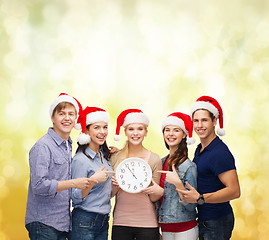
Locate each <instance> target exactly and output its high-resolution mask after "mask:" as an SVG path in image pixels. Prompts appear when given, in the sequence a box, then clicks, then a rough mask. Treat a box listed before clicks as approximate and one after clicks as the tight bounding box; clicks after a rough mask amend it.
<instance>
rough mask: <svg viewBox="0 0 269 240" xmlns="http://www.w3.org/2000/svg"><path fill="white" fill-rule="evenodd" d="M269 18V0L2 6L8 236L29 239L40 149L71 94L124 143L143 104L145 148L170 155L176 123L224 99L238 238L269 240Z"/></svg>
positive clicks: (9, 1) (1, 164) (3, 212)
mask: <svg viewBox="0 0 269 240" xmlns="http://www.w3.org/2000/svg"><path fill="white" fill-rule="evenodd" d="M268 10H269V1H268V0H237V1H234V0H226V1H216V0H206V1H201V0H196V1H192V0H190V1H183V0H166V1H165V0H137V1H135V0H58V1H57V0H46V1H44V0H0V113H1V114H0V239H2V240H9V239H12V240H13V239H14V240H17V239H22V240H24V239H28V237H27V232H26V230H25V228H24V214H25V205H26V199H27V187H28V181H29V168H28V152H29V150H30V148H31V146H32V145H33V144H34V143H35V141H37V140H38V139H39V138H40V137H41V136H42V135H43V134H45V133H46V131H47V128H48V127H50V126H51V121H50V118H49V112H48V110H49V106H50V104H51V102H52V100H54V99H55V98H56V97H57V96H58V94H59V93H60V92H67V93H69V94H71V95H73V96H75V97H77V98H78V99H79V100H80V101H81V103H82V104H83V106H84V107H85V106H86V105H89V106H99V107H102V108H105V109H106V110H107V111H108V112H109V114H110V118H111V121H110V129H109V130H110V132H109V137H108V143H109V145H114V146H117V147H121V146H122V145H123V142H124V140H122V141H121V142H120V143H115V142H114V140H113V136H114V132H115V121H116V117H117V115H118V114H119V112H120V111H122V110H123V109H126V108H133V107H135V108H141V109H142V110H143V111H144V112H145V113H146V114H147V115H148V116H149V118H150V120H151V123H150V127H149V134H148V137H147V139H146V140H145V146H146V147H147V148H149V149H151V150H152V151H154V152H156V153H158V154H159V155H160V156H164V155H165V154H166V153H167V151H166V149H165V147H164V144H163V140H162V135H161V130H160V126H161V122H162V120H163V119H164V117H165V116H166V115H167V114H169V113H171V112H172V111H182V112H185V113H189V108H190V106H191V104H192V103H193V102H194V101H195V100H196V99H197V98H198V97H199V96H201V95H205V94H207V95H211V96H213V97H215V98H217V99H218V100H219V102H220V104H221V106H222V107H223V111H224V128H225V130H226V136H224V137H223V138H222V139H223V140H224V141H225V142H226V143H227V144H228V146H229V148H230V150H231V151H232V153H233V154H234V156H235V158H236V165H237V168H238V174H239V180H240V185H241V189H242V195H241V198H240V199H238V200H234V201H232V205H233V207H234V210H235V216H236V224H235V230H234V232H233V237H232V239H234V240H239V239H251V240H253V239H264V240H265V239H268V236H269V230H268V229H269V227H268V226H269V206H268V202H269V200H268V198H269V190H268V189H269V188H268V186H267V184H268V172H269V164H268V156H269V148H268V134H269V124H268V117H269V114H268V110H269V106H268V95H269V94H268V84H269V80H268V78H269V30H268V29H269V19H268V18H269V14H268ZM78 134H79V132H77V131H76V130H73V132H72V138H73V140H74V142H76V138H77V136H78ZM194 136H195V137H196V140H197V142H198V137H197V136H196V135H195V134H194ZM122 137H123V135H122ZM123 138H124V137H123ZM195 147H196V144H195V146H190V148H189V153H190V158H193V152H194V150H195ZM75 149H76V143H75V144H74V150H75Z"/></svg>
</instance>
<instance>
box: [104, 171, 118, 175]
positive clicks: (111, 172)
mask: <svg viewBox="0 0 269 240" xmlns="http://www.w3.org/2000/svg"><path fill="white" fill-rule="evenodd" d="M103 172H104V173H106V174H115V172H114V171H103Z"/></svg>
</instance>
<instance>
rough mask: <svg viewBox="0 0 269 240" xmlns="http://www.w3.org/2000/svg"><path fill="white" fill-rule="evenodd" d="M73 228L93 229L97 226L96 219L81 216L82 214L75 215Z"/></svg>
mask: <svg viewBox="0 0 269 240" xmlns="http://www.w3.org/2000/svg"><path fill="white" fill-rule="evenodd" d="M72 224H73V228H75V229H76V230H81V231H83V230H85V231H88V230H91V229H93V228H94V226H95V221H94V220H93V219H91V218H90V219H89V218H85V217H80V216H73V221H72Z"/></svg>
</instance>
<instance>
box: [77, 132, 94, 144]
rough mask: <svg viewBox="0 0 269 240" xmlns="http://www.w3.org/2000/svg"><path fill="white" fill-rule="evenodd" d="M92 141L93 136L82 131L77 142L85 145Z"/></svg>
mask: <svg viewBox="0 0 269 240" xmlns="http://www.w3.org/2000/svg"><path fill="white" fill-rule="evenodd" d="M90 141H91V137H90V135H89V134H86V133H80V134H79V135H78V140H77V142H78V143H79V144H80V145H85V144H88V143H90Z"/></svg>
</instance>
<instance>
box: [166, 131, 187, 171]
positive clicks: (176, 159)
mask: <svg viewBox="0 0 269 240" xmlns="http://www.w3.org/2000/svg"><path fill="white" fill-rule="evenodd" d="M163 133H164V129H163ZM164 143H165V146H166V148H167V149H169V146H168V144H167V143H166V141H164ZM187 158H188V148H187V137H185V138H182V140H181V142H180V143H179V144H178V147H177V150H176V151H175V152H174V154H173V155H172V156H169V159H168V162H167V165H168V170H169V171H172V165H173V164H175V167H177V166H178V165H179V164H180V163H182V162H184V161H185V160H186V159H187Z"/></svg>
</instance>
